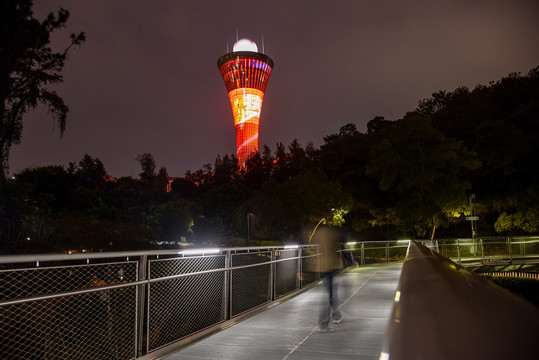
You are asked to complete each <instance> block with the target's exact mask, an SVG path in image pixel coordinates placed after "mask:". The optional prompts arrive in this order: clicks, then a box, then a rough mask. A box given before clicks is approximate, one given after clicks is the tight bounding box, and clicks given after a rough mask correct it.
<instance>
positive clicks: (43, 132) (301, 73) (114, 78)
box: [10, 0, 539, 177]
mask: <svg viewBox="0 0 539 360" xmlns="http://www.w3.org/2000/svg"><path fill="white" fill-rule="evenodd" d="M35 3H36V4H35V6H34V12H35V14H34V15H35V17H36V18H38V19H43V18H44V16H45V15H46V14H47V13H48V12H51V11H56V10H57V9H58V8H59V7H64V8H66V9H67V10H69V11H70V13H71V17H70V19H69V21H68V26H67V29H64V30H63V31H62V32H59V33H58V34H57V35H56V36H55V37H54V43H53V44H54V47H55V48H56V49H61V47H62V45H63V44H66V43H67V39H68V36H69V34H70V33H72V32H79V31H84V32H85V33H86V36H87V41H86V43H85V44H83V46H82V47H79V48H77V49H75V50H74V51H73V52H72V53H71V56H70V58H69V60H68V62H67V64H66V66H65V68H64V71H63V75H64V83H63V84H61V85H59V86H57V87H56V88H55V89H56V90H57V92H58V93H59V94H60V95H61V96H62V97H63V99H64V100H65V102H66V104H67V105H68V106H69V108H70V112H69V114H68V121H67V128H66V132H65V133H64V136H63V138H62V139H60V137H59V131H58V129H57V128H55V126H54V124H53V122H52V120H51V119H50V118H48V117H47V114H46V109H45V108H44V107H39V108H37V109H36V110H33V111H31V112H29V113H28V114H27V115H26V117H25V120H24V132H23V137H22V141H21V144H20V145H18V146H15V147H13V149H12V153H11V158H10V171H11V173H16V172H18V171H21V170H23V169H24V168H27V167H32V166H44V165H64V166H67V165H68V163H69V162H75V163H78V162H79V161H80V160H81V159H82V156H83V155H84V154H85V153H88V154H90V155H91V156H92V157H98V158H99V159H100V160H101V161H102V162H103V163H104V165H105V168H106V170H107V172H108V173H109V174H110V175H112V176H115V177H120V176H133V177H137V176H138V173H140V166H139V164H138V163H137V162H136V161H135V158H136V156H137V155H138V154H142V153H151V154H152V155H153V156H154V158H155V160H156V163H157V167H158V168H159V167H161V166H165V167H166V168H167V171H168V174H169V175H170V176H183V175H184V174H185V171H186V170H188V169H190V170H193V171H194V170H197V169H199V168H201V167H202V166H203V165H204V164H206V163H213V161H214V159H215V157H216V156H217V155H218V154H221V155H225V154H232V153H235V151H236V149H235V146H236V143H235V131H234V121H233V118H232V111H231V108H230V102H229V99H228V95H227V91H226V88H225V85H224V83H223V80H222V79H221V76H220V73H219V71H218V69H217V65H216V62H217V59H218V58H219V57H220V56H221V55H223V54H224V53H226V50H227V42H228V44H229V47H230V49H232V45H233V44H234V42H235V39H236V29H238V32H239V37H240V38H249V39H251V40H253V41H255V42H256V43H257V44H258V46H259V49H261V38H262V36H263V37H264V42H265V53H266V54H267V55H269V56H270V57H271V58H272V59H273V60H274V61H275V67H274V69H273V72H272V75H271V77H270V80H269V83H268V87H267V89H266V95H265V98H264V104H263V106H262V114H261V119H260V138H259V144H260V147H262V145H263V144H267V145H269V146H270V147H271V149H272V150H274V149H275V144H276V143H277V142H282V143H283V144H285V145H286V146H288V145H289V144H290V142H291V141H292V140H293V139H294V138H297V139H298V140H299V141H300V143H301V144H302V145H306V144H307V142H308V141H311V142H313V144H314V145H315V146H316V147H318V146H320V145H321V144H322V143H323V137H324V136H326V135H329V134H333V133H337V132H338V131H339V128H340V127H341V126H342V125H344V124H347V123H351V122H352V123H354V124H356V126H357V127H358V130H360V131H361V132H364V131H365V130H366V124H367V122H368V121H369V120H371V119H372V118H373V117H375V116H384V117H385V118H386V119H390V120H394V119H398V118H401V117H402V116H403V115H404V114H405V113H406V112H407V111H409V110H413V109H414V108H415V107H416V106H417V102H418V101H419V100H421V99H423V98H426V97H429V96H430V95H431V94H432V93H433V92H436V91H438V90H448V91H453V90H454V89H456V88H457V87H459V86H468V87H469V88H473V87H475V86H476V85H478V84H485V85H486V84H488V83H489V82H490V81H497V80H499V79H500V78H502V77H504V76H506V75H508V74H509V73H511V72H522V73H523V74H526V73H527V72H528V71H529V70H530V69H532V68H534V67H536V66H538V65H539V1H537V0H518V1H513V0H503V1H502V0H477V1H474V0H447V1H436V0H418V1H402V0H369V1H366V0H348V1H343V0H333V1H329V0H326V1H315V0H301V1H296V0H282V1H281V0H279V1H276V0H271V1H270V0H268V1H253V0H252V1H215V0H211V1H204V0H185V1H184V0H182V1H180V0H177V1H173V0H166V1H165V0H151V1H150V0H148V1H135V0H91V1H76V2H74V1H69V0H63V1H62V0H35Z"/></svg>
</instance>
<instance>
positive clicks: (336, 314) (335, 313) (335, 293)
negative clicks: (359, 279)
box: [329, 274, 342, 324]
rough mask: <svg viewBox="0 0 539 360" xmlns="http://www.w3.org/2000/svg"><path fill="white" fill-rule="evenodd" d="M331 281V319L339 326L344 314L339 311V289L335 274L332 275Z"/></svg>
mask: <svg viewBox="0 0 539 360" xmlns="http://www.w3.org/2000/svg"><path fill="white" fill-rule="evenodd" d="M330 280H331V285H330V287H331V290H330V292H329V296H330V297H329V305H330V308H331V318H332V319H333V323H335V324H338V323H340V322H341V320H342V314H341V312H340V311H339V287H338V285H337V282H336V281H335V279H334V277H333V274H331V275H330Z"/></svg>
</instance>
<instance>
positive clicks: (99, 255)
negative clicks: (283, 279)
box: [0, 244, 316, 264]
mask: <svg viewBox="0 0 539 360" xmlns="http://www.w3.org/2000/svg"><path fill="white" fill-rule="evenodd" d="M288 246H289V245H280V246H256V247H215V248H181V249H174V250H143V251H138V250H136V251H106V252H105V251H103V252H74V253H71V254H65V253H53V254H24V255H22V254H15V255H0V264H17V263H33V262H39V263H41V262H52V261H69V260H86V259H115V258H130V257H139V256H161V255H182V254H181V252H182V251H186V250H197V251H199V252H200V253H203V252H204V250H208V251H209V250H214V249H217V250H219V252H226V251H259V250H273V249H275V250H293V249H295V248H288ZM297 246H298V247H301V248H308V247H314V246H316V245H313V244H307V245H297Z"/></svg>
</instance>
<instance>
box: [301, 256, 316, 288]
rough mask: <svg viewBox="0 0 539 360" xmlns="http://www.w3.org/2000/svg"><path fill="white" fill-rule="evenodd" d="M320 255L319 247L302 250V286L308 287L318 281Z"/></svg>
mask: <svg viewBox="0 0 539 360" xmlns="http://www.w3.org/2000/svg"><path fill="white" fill-rule="evenodd" d="M317 253H318V248H317V247H308V248H304V249H303V250H302V259H301V269H302V275H301V286H302V287H303V286H305V285H308V284H310V283H312V282H313V281H316V280H318V277H319V276H318V270H319V269H318V262H319V258H318V256H316V254H317Z"/></svg>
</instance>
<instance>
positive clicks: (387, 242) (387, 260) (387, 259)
mask: <svg viewBox="0 0 539 360" xmlns="http://www.w3.org/2000/svg"><path fill="white" fill-rule="evenodd" d="M387 262H389V241H386V263H387Z"/></svg>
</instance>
